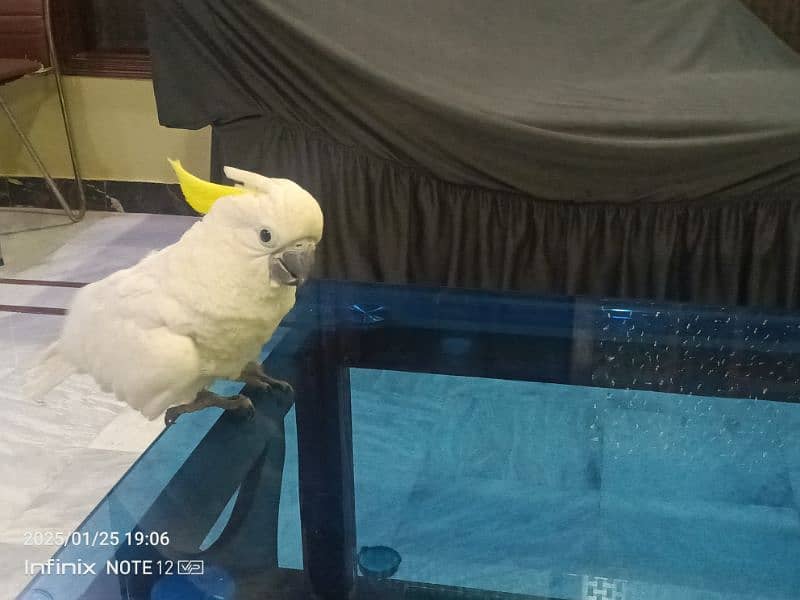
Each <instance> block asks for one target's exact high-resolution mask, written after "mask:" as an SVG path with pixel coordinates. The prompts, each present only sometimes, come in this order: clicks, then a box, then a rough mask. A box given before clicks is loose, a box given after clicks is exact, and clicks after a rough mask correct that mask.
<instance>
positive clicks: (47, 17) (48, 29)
mask: <svg viewBox="0 0 800 600" xmlns="http://www.w3.org/2000/svg"><path fill="white" fill-rule="evenodd" d="M43 6H44V27H45V35H46V37H47V46H48V51H49V54H50V65H51V66H50V67H48V68H43V69H41V70H40V71H37V72H35V73H32V74H31V75H39V74H42V73H47V72H49V71H52V72H53V74H54V76H55V80H56V89H57V90H58V102H59V105H60V107H61V117H62V119H63V121H64V132H65V134H66V138H67V148H68V150H69V158H70V163H71V165H72V172H73V174H74V178H75V186H76V187H77V190H78V208H77V209H76V210H73V209H72V207H70V205H69V203H68V202H67V200H66V198H65V197H64V194H63V193H62V192H61V190H59V189H58V186H57V185H56V182H55V180H54V179H53V177H52V176H51V175H50V172H49V171H48V170H47V167H46V166H45V164H44V163H43V162H42V159H41V158H40V157H39V154H38V152H36V149H35V148H34V147H33V144H32V143H31V141H30V139H29V138H28V136H27V135H26V134H25V132H24V131H23V130H22V127H20V125H19V122H18V121H17V119H16V117H15V116H14V113H13V112H12V111H11V108H10V107H9V106H8V104H7V103H6V102H5V101H4V100H3V98H2V96H0V108H1V109H2V110H3V112H4V113H5V114H6V116H7V117H8V120H9V121H10V122H11V126H12V127H13V128H14V130H15V131H16V132H17V134H18V135H19V138H20V139H21V140H22V143H23V145H24V146H25V149H26V150H27V151H28V154H29V155H30V157H31V158H32V159H33V162H35V163H36V166H37V167H38V168H39V171H41V173H42V175H43V176H44V180H45V182H46V183H47V187H48V188H49V189H50V191H51V192H52V194H53V196H54V197H55V199H56V200H57V201H58V203H59V204H60V205H61V208H62V209H63V210H64V213H65V214H66V215H67V217H68V218H69V220H70V221H72V222H73V223H77V222H78V221H80V220H81V219H83V217H84V215H85V214H86V191H85V189H84V186H83V180H82V179H81V174H80V170H79V168H78V161H77V158H76V153H75V143H74V141H73V138H72V129H71V126H70V121H69V114H68V112H67V104H66V99H65V96H64V83H63V79H62V75H61V67H60V65H59V62H58V56H57V55H56V48H55V43H54V37H53V26H52V19H51V14H52V13H51V6H50V0H43ZM29 76H30V75H29ZM3 264H4V263H3V249H2V246H0V267H2V266H3Z"/></svg>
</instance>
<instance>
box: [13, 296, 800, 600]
mask: <svg viewBox="0 0 800 600" xmlns="http://www.w3.org/2000/svg"><path fill="white" fill-rule="evenodd" d="M798 349H800V318H798V316H797V315H793V314H787V313H774V312H766V311H756V310H743V309H730V308H719V309H717V308H712V307H699V306H690V305H674V304H663V303H661V304H659V303H646V302H637V303H631V302H626V303H623V302H617V301H599V300H598V301H595V300H591V299H577V300H576V299H567V298H564V299H559V298H536V297H530V296H524V295H513V294H497V293H485V292H477V291H475V292H473V291H456V290H438V289H423V288H410V287H393V286H380V285H358V284H347V283H336V282H315V283H312V284H310V285H308V286H307V287H306V288H304V289H303V290H302V291H301V293H300V294H299V297H298V304H297V306H296V308H295V310H294V311H292V313H290V315H289V316H288V317H287V319H286V320H285V322H284V325H283V327H282V329H281V330H280V334H279V335H277V336H276V337H275V338H274V339H273V340H272V341H271V342H270V344H269V345H268V347H267V348H266V349H265V352H264V358H266V363H265V367H266V368H267V370H268V371H270V372H273V373H275V374H276V375H278V376H281V375H283V374H286V376H287V377H289V378H290V379H291V380H292V383H293V384H294V386H295V390H296V394H295V396H294V398H293V404H292V405H289V406H288V407H287V408H286V412H285V413H282V412H277V413H275V414H279V415H283V414H285V417H281V419H282V430H281V428H277V429H276V427H275V424H274V423H273V422H272V421H269V419H266V420H263V419H262V420H259V419H261V417H258V418H257V420H256V422H255V423H236V422H234V421H232V420H230V419H227V420H226V417H227V415H226V416H223V417H220V412H219V411H208V412H200V413H196V414H192V415H186V416H185V418H184V417H182V418H181V419H180V420H179V421H178V423H177V424H176V425H175V426H174V427H172V428H170V429H169V430H167V431H166V432H165V433H164V434H163V435H162V436H161V437H160V438H159V439H158V440H157V442H156V443H154V444H153V446H152V447H151V448H150V449H149V450H148V451H147V452H146V453H145V454H144V455H143V456H142V457H141V458H140V460H139V461H138V462H137V464H136V465H135V466H134V467H133V468H132V469H131V470H130V471H129V473H128V474H127V475H126V476H125V477H124V478H123V479H122V480H121V481H120V482H119V484H118V485H117V486H116V487H115V488H114V489H113V490H112V492H111V493H110V494H109V495H108V497H107V498H106V499H105V500H104V501H103V503H101V505H100V506H98V508H97V509H96V510H95V511H94V512H93V513H92V515H90V516H89V517H88V518H87V520H86V521H85V522H84V524H83V525H82V526H81V528H80V531H81V532H86V533H89V534H90V535H91V534H92V533H93V532H95V531H109V530H111V531H117V532H120V533H124V532H127V531H141V532H142V533H144V534H148V533H150V530H149V529H148V527H149V526H150V525H149V524H151V523H153V519H154V518H156V517H158V519H160V520H159V521H158V522H159V523H161V526H162V528H165V529H169V530H170V535H171V536H173V540H174V541H173V544H172V547H171V548H166V549H164V548H161V549H155V548H152V547H151V548H142V547H141V545H140V546H137V547H130V545H128V547H125V544H120V545H118V546H115V547H86V546H85V545H84V546H80V545H76V546H72V545H68V546H67V547H65V548H64V549H62V550H61V551H60V552H59V553H58V554H57V555H56V559H58V560H60V561H62V562H68V561H76V560H83V561H97V562H98V564H101V565H102V564H103V561H105V560H117V559H120V560H130V559H136V558H139V559H141V560H151V561H153V560H162V559H167V558H168V559H170V560H172V559H174V560H178V559H180V558H181V557H183V558H192V559H199V560H204V561H205V562H204V573H203V574H202V576H199V575H198V574H189V573H187V574H183V575H178V574H177V573H170V574H164V573H155V574H150V575H146V576H145V575H133V576H118V577H109V576H105V577H99V576H98V577H97V578H92V577H88V576H84V577H80V576H69V575H49V576H47V575H43V576H40V577H38V578H37V579H36V580H35V581H33V582H32V583H31V586H29V588H28V591H27V594H28V595H27V596H26V595H23V597H25V598H35V597H37V596H35V595H33V594H34V590H44V591H47V592H48V593H50V594H51V595H53V597H56V598H64V599H70V598H79V597H81V595H82V594H83V595H84V597H86V598H88V599H89V600H93V599H95V598H102V599H103V600H115V599H116V598H133V599H136V598H142V599H144V598H162V597H163V598H170V597H178V596H175V594H179V595H180V594H183V595H182V596H180V597H185V598H194V597H197V598H206V597H209V598H210V597H214V598H240V599H241V598H260V597H263V592H264V590H265V589H266V587H269V588H270V589H273V590H279V589H284V588H283V587H282V586H285V587H286V589H287V590H289V589H290V588H291V587H292V586H293V585H295V583H296V581H301V582H303V585H304V586H306V587H307V586H308V585H310V586H311V587H312V588H315V589H320V586H322V589H328V590H335V589H338V588H336V585H339V584H343V585H345V584H346V585H355V586H356V588H357V591H358V590H360V591H358V594H360V595H358V594H357V596H358V597H364V598H378V597H387V598H398V597H401V596H399V595H398V594H397V590H398V589H400V588H398V587H397V585H400V586H401V588H402V589H404V590H406V592H407V593H406V592H404V593H406V595H405V596H403V597H405V598H414V597H416V596H415V593H417V592H415V591H414V590H419V589H424V590H425V594H427V595H423V596H420V597H425V598H432V597H456V596H455V595H453V594H456V591H454V588H461V591H459V592H458V593H462V594H463V593H466V592H465V591H464V590H465V589H471V590H478V591H476V592H475V593H476V594H478V595H476V596H474V597H482V596H481V594H482V593H485V592H487V591H497V592H507V593H516V594H523V595H531V596H537V597H549V598H562V599H565V600H595V599H600V598H602V599H604V600H605V599H606V598H615V599H617V600H620V599H622V600H654V599H661V598H686V599H689V600H694V599H700V598H702V599H705V600H717V599H719V600H722V599H727V600H740V599H741V600H744V599H745V598H748V599H752V598H763V599H770V600H773V599H774V600H788V599H790V598H796V597H797V593H796V590H798V589H800V569H797V568H796V563H797V558H798V557H800V514H799V513H798V506H800V492H798V490H800V442H798V440H800V404H798V403H797V402H798V400H800V384H798V378H800V361H798ZM273 369H277V372H275V371H273ZM234 385H235V384H231V383H229V382H228V383H225V382H219V383H218V384H217V386H222V387H219V388H218V391H224V392H226V393H232V392H234V391H238V389H239V387H240V386H239V387H233V386H234ZM260 402H262V404H263V405H267V404H269V405H270V406H272V404H274V403H275V402H278V403H279V399H270V398H266V399H262V400H261V401H260ZM257 405H258V403H257ZM276 406H277V405H276ZM270 414H272V413H270ZM259 428H261V429H259ZM248 436H249V437H248ZM244 438H247V439H251V440H256V441H257V440H265V439H268V440H273V441H275V442H276V443H277V442H280V444H277V445H275V446H269V444H268V448H267V451H266V456H267V461H268V462H269V460H273V459H274V460H276V461H277V462H275V465H274V467H273V470H272V471H270V470H269V469H266V470H264V473H265V475H264V477H263V478H262V479H261V481H262V482H263V481H266V482H267V483H269V482H273V485H274V489H262V488H258V489H256V488H254V487H253V485H254V484H253V481H255V480H254V479H252V478H246V477H244V475H243V473H244V472H245V471H241V474H240V475H236V476H235V477H234V476H233V475H232V473H234V472H237V473H238V472H239V471H237V470H236V469H237V468H238V467H241V463H242V461H243V460H245V459H246V460H249V461H251V462H253V461H255V463H253V464H256V463H257V462H258V460H257V459H256V458H255V455H252V456H251V455H248V456H246V457H245V456H243V454H242V452H243V450H242V448H247V446H245V445H242V444H243V442H242V439H244ZM284 440H285V453H283V451H282V449H281V445H282V444H283V442H284ZM270 443H272V442H270ZM270 448H271V449H270ZM204 452H205V453H206V454H203V453H204ZM198 456H208V457H213V458H215V460H218V461H219V460H220V459H222V460H221V462H218V463H217V464H221V465H226V464H227V465H230V469H226V468H217V469H216V470H213V471H208V472H207V471H203V470H202V469H199V470H198V469H197V465H196V464H195V466H194V468H195V470H192V469H191V468H190V466H191V465H192V461H195V463H196V461H197V459H198ZM276 457H277V458H276ZM249 464H250V463H248V465H249ZM268 466H269V465H268ZM248 468H249V466H248ZM240 470H241V469H240ZM275 471H277V475H278V476H279V478H278V479H270V477H272V476H274V475H276V473H275ZM187 472H189V473H194V475H192V477H194V479H191V478H189V479H187V476H186V473H187ZM181 477H183V480H182V483H181V482H180V481H179V483H181V486H182V487H180V486H178V487H175V486H176V483H175V482H176V481H178V480H180V479H181ZM248 482H249V483H248ZM248 486H249V487H248ZM254 490H255V491H254ZM194 492H196V493H194ZM254 514H255V515H256V517H257V518H256V517H253V518H256V520H255V521H252V523H256V524H257V526H256V529H257V531H254V532H250V534H249V537H248V535H245V536H244V537H242V538H241V539H246V540H248V541H247V542H246V544H245V547H238V546H237V544H236V543H232V542H230V541H229V540H230V539H234V540H238V539H240V538H237V537H235V535H234V537H233V538H231V535H233V534H236V535H238V534H237V533H236V532H237V523H238V520H239V519H241V518H245V517H244V516H243V515H246V516H247V517H246V518H250V517H252V516H253V515H254ZM154 515H155V516H154ZM170 515H174V518H173V517H170ZM248 523H251V522H250V521H248ZM251 528H252V527H251ZM240 529H241V528H240ZM231 532H233V534H232V533H231ZM239 533H241V531H239ZM253 533H255V534H258V535H253ZM259 536H260V537H259ZM181 544H183V545H184V546H185V548H184V550H186V549H187V548H188V549H193V550H192V552H188V550H187V552H186V553H185V554H181V553H180V552H179V551H178V550H179V546H181ZM272 546H274V547H275V556H274V557H271V554H270V552H268V551H267V550H269V548H270V547H272ZM363 546H387V547H390V548H392V549H394V550H396V551H397V552H399V554H400V556H401V558H402V562H401V564H400V568H399V570H398V571H397V573H396V574H394V575H393V577H392V580H391V581H389V582H384V583H381V582H377V583H376V582H367V581H365V580H364V578H360V577H357V576H356V569H355V557H356V555H357V553H358V550H359V549H360V548H362V547H363ZM220 549H222V553H221V554H220V553H219V551H220ZM210 550H214V551H218V553H217V554H213V553H211V554H209V551H210ZM159 552H160V553H161V554H159ZM204 552H205V554H204ZM259 552H260V553H261V554H262V555H263V557H264V558H263V561H262V562H260V563H259V562H256V563H254V564H251V565H247V568H245V567H244V566H242V565H240V561H239V559H237V558H236V557H237V556H238V557H243V560H246V558H247V557H249V556H253V555H258V554H259ZM226 553H228V554H226ZM230 553H232V554H230ZM237 553H238V554H237ZM214 556H216V557H221V558H219V560H218V561H217V559H216V558H213V557H214ZM231 557H233V558H231ZM215 561H216V562H215ZM240 566H241V567H242V568H239V567H240ZM106 575H107V574H106ZM326 586H327V587H326ZM393 586H394V587H393ZM420 586H422V587H420ZM187 590H191V591H187ZM409 590H410V591H409ZM298 593H299V592H298ZM336 593H338V592H331V594H332V595H331V596H330V597H335V595H336ZM434 593H436V594H439V595H435V596H432V595H431V594H434ZM392 594H394V595H392ZM447 594H451V595H450V596H448V595H447ZM287 597H303V596H300V595H298V596H291V595H288V592H287ZM461 597H463V595H462V596H461Z"/></svg>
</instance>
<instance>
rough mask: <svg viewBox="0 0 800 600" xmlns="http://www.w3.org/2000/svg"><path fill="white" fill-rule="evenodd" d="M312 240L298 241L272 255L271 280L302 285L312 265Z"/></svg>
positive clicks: (313, 249) (314, 250)
mask: <svg viewBox="0 0 800 600" xmlns="http://www.w3.org/2000/svg"><path fill="white" fill-rule="evenodd" d="M316 250H317V246H316V244H314V243H313V242H300V243H298V244H295V245H294V246H291V247H289V248H287V249H286V250H284V251H283V252H281V253H280V254H276V255H274V256H273V257H272V260H271V263H270V275H271V276H272V281H274V282H276V283H281V284H283V285H297V286H300V285H303V284H304V283H305V282H306V280H307V279H308V276H309V275H310V274H311V269H312V267H313V266H314V253H315V252H316Z"/></svg>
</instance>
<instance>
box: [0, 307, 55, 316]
mask: <svg viewBox="0 0 800 600" xmlns="http://www.w3.org/2000/svg"><path fill="white" fill-rule="evenodd" d="M1 312H10V313H24V314H28V315H58V316H63V315H65V314H67V309H66V308H51V307H47V306H17V305H14V304H0V313H1Z"/></svg>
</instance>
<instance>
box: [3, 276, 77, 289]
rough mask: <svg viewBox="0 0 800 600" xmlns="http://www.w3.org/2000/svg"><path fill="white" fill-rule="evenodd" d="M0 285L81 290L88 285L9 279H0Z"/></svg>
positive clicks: (69, 282) (72, 282) (75, 282)
mask: <svg viewBox="0 0 800 600" xmlns="http://www.w3.org/2000/svg"><path fill="white" fill-rule="evenodd" d="M0 284H8V285H35V286H41V287H65V288H82V287H85V286H87V285H89V284H88V283H83V282H79V281H43V280H39V279H14V278H10V277H0Z"/></svg>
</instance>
